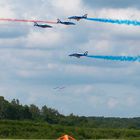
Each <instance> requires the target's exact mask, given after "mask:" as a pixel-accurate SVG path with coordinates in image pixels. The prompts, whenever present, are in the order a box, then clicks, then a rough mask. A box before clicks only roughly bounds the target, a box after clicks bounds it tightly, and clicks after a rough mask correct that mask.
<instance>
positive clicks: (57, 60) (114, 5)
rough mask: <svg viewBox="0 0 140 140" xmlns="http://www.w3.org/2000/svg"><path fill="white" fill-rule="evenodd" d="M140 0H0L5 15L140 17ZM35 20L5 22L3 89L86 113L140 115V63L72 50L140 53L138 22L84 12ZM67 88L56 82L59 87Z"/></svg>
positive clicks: (1, 35)
mask: <svg viewBox="0 0 140 140" xmlns="http://www.w3.org/2000/svg"><path fill="white" fill-rule="evenodd" d="M139 5H140V2H139V0H135V1H132V0H123V1H122V0H0V9H1V11H0V17H2V18H17V19H37V20H51V21H56V19H57V18H60V19H62V20H66V18H67V17H69V16H71V15H83V14H85V13H88V16H89V17H103V18H113V19H131V20H140V10H139V8H140V6H139ZM76 24H77V25H76V26H69V27H67V26H64V25H53V26H54V28H52V29H40V28H35V27H34V26H33V24H32V23H12V22H0V95H1V96H4V97H5V98H6V99H8V100H11V99H13V98H18V99H19V100H20V101H21V103H23V104H32V103H33V104H36V105H38V106H40V107H41V106H43V105H45V104H46V105H47V106H49V107H52V108H55V109H57V110H58V111H60V112H61V113H64V114H70V113H74V114H77V115H85V116H116V117H137V116H140V107H139V106H140V63H139V62H119V61H105V60H96V59H92V58H81V59H77V58H70V57H69V56H68V55H69V54H71V53H75V52H77V53H83V52H85V51H89V54H91V55H130V56H137V55H140V27H139V26H137V27H135V26H132V25H131V26H128V25H115V24H114V25H113V24H107V23H98V22H92V21H86V20H82V21H80V22H76ZM57 86H59V87H63V86H65V87H66V88H65V89H63V90H55V89H54V88H55V87H57Z"/></svg>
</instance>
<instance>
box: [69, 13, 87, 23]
mask: <svg viewBox="0 0 140 140" xmlns="http://www.w3.org/2000/svg"><path fill="white" fill-rule="evenodd" d="M87 15H88V14H85V15H83V16H72V17H68V19H74V20H77V21H80V20H81V19H86V18H87Z"/></svg>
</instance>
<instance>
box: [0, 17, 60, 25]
mask: <svg viewBox="0 0 140 140" xmlns="http://www.w3.org/2000/svg"><path fill="white" fill-rule="evenodd" d="M0 21H10V22H40V23H50V24H57V22H53V21H46V20H26V19H10V18H0Z"/></svg>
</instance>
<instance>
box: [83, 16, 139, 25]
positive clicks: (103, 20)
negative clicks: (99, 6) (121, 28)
mask: <svg viewBox="0 0 140 140" xmlns="http://www.w3.org/2000/svg"><path fill="white" fill-rule="evenodd" d="M86 20H92V21H98V22H106V23H113V24H127V25H134V26H140V21H136V20H119V19H105V18H86Z"/></svg>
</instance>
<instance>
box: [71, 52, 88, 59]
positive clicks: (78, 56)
mask: <svg viewBox="0 0 140 140" xmlns="http://www.w3.org/2000/svg"><path fill="white" fill-rule="evenodd" d="M87 55H88V51H86V52H85V53H84V54H80V53H73V54H70V55H69V56H73V57H77V58H80V57H82V56H87Z"/></svg>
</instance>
